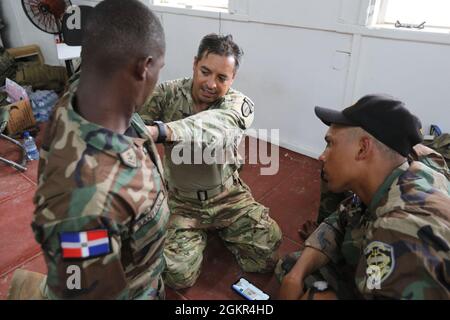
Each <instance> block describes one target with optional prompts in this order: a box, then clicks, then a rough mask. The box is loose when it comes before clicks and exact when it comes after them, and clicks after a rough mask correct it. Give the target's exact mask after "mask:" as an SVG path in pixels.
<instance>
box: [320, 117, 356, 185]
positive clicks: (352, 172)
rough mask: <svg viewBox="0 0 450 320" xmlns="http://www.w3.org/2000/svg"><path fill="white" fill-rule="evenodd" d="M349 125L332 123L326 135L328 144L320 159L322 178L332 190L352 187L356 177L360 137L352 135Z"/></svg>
mask: <svg viewBox="0 0 450 320" xmlns="http://www.w3.org/2000/svg"><path fill="white" fill-rule="evenodd" d="M350 130H352V129H351V128H349V127H342V126H337V125H331V126H330V128H329V129H328V131H327V133H326V135H325V141H326V142H327V146H326V148H325V150H324V151H323V153H322V154H321V156H320V157H319V160H320V161H321V162H322V166H323V167H322V170H323V171H322V178H323V180H324V181H325V182H326V183H327V186H328V188H329V190H330V191H332V192H336V193H338V192H344V191H348V190H350V189H351V185H352V182H353V181H354V179H355V177H356V155H357V153H358V139H357V138H355V137H352V135H351V133H350Z"/></svg>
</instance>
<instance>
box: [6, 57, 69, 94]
mask: <svg viewBox="0 0 450 320" xmlns="http://www.w3.org/2000/svg"><path fill="white" fill-rule="evenodd" d="M15 79H16V82H17V83H18V84H20V85H21V86H32V87H33V90H54V91H56V92H58V93H59V92H61V91H63V90H64V88H65V85H66V81H67V73H66V68H64V67H59V66H49V65H38V64H34V65H27V66H25V67H23V68H21V69H19V70H17V73H16V77H15Z"/></svg>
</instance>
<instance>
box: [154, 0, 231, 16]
mask: <svg viewBox="0 0 450 320" xmlns="http://www.w3.org/2000/svg"><path fill="white" fill-rule="evenodd" d="M186 1H187V0H186ZM158 2H159V1H158V0H150V5H152V6H154V7H155V8H162V9H163V10H164V8H171V9H180V10H193V11H204V12H214V13H222V14H226V13H230V12H231V11H230V3H231V1H230V0H228V7H227V8H226V9H223V8H221V7H214V6H211V7H208V6H192V7H190V6H187V5H184V6H183V5H174V4H162V3H158Z"/></svg>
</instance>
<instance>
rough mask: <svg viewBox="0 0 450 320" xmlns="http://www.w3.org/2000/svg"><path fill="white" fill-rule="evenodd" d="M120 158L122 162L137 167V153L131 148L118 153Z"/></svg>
mask: <svg viewBox="0 0 450 320" xmlns="http://www.w3.org/2000/svg"><path fill="white" fill-rule="evenodd" d="M120 159H122V162H123V163H124V164H125V165H126V166H128V167H131V168H137V167H138V163H137V155H136V152H134V150H133V148H129V149H128V150H126V151H124V152H122V153H121V154H120Z"/></svg>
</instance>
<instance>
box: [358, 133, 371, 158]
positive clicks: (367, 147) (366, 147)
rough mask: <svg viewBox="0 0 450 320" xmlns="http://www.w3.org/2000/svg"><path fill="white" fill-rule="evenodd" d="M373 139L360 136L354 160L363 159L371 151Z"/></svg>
mask: <svg viewBox="0 0 450 320" xmlns="http://www.w3.org/2000/svg"><path fill="white" fill-rule="evenodd" d="M373 147H374V146H373V141H372V139H370V138H369V137H364V136H363V137H361V138H360V139H359V148H358V153H357V154H356V160H365V159H367V157H368V156H369V154H370V153H371V152H372V149H373Z"/></svg>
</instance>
